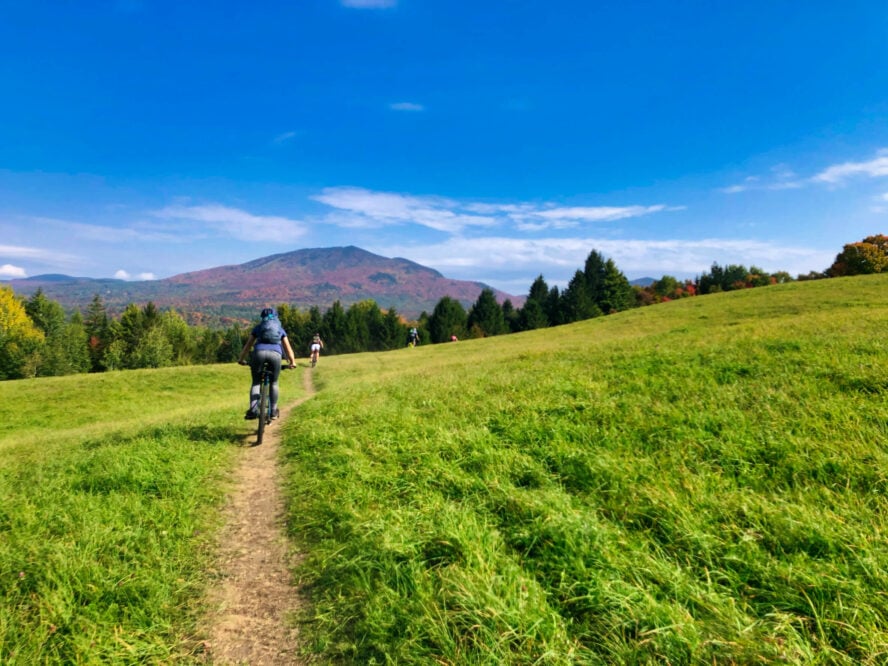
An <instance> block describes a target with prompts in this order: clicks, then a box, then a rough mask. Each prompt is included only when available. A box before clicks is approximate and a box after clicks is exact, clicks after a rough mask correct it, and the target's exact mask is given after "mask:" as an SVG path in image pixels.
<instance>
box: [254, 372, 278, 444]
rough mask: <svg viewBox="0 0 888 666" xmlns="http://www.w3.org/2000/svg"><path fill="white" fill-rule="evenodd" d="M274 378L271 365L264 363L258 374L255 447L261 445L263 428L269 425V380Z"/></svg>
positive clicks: (270, 415)
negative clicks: (257, 415) (257, 413)
mask: <svg viewBox="0 0 888 666" xmlns="http://www.w3.org/2000/svg"><path fill="white" fill-rule="evenodd" d="M272 377H274V368H272V367H271V363H269V362H268V361H266V362H265V363H263V364H262V370H261V371H260V373H259V405H258V408H259V418H258V419H257V420H258V421H259V423H258V425H257V430H256V446H259V445H260V444H261V443H262V436H263V435H264V434H265V426H266V425H268V424H269V423H271V419H272V413H271V379H272Z"/></svg>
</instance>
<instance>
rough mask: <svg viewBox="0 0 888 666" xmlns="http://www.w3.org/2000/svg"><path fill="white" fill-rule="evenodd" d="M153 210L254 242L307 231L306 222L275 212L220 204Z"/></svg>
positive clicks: (284, 239)
mask: <svg viewBox="0 0 888 666" xmlns="http://www.w3.org/2000/svg"><path fill="white" fill-rule="evenodd" d="M153 214H154V216H155V217H158V218H161V219H168V220H176V221H179V222H180V223H197V230H198V231H200V230H210V231H213V232H215V233H222V234H224V235H227V236H230V237H231V238H235V239H237V240H243V241H251V242H262V243H266V242H288V241H293V240H294V239H296V238H298V237H300V236H302V235H303V234H304V233H305V232H306V228H305V225H304V224H303V223H302V222H298V221H296V220H291V219H289V218H286V217H280V216H275V215H253V214H252V213H248V212H246V211H243V210H240V209H238V208H230V207H228V206H222V205H219V204H209V205H205V206H182V205H173V206H167V207H166V208H162V209H160V210H158V211H154V213H153ZM191 231H194V229H193V228H192V229H191Z"/></svg>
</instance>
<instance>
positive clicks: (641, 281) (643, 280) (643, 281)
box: [629, 277, 656, 287]
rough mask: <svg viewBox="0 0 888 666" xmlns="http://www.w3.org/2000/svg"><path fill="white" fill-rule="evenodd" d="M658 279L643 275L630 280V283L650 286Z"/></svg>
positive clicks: (638, 285)
mask: <svg viewBox="0 0 888 666" xmlns="http://www.w3.org/2000/svg"><path fill="white" fill-rule="evenodd" d="M654 282H656V280H655V279H654V278H652V277H643V278H637V279H635V280H630V281H629V284H631V285H632V286H633V287H650V286H651V285H652V284H653V283H654Z"/></svg>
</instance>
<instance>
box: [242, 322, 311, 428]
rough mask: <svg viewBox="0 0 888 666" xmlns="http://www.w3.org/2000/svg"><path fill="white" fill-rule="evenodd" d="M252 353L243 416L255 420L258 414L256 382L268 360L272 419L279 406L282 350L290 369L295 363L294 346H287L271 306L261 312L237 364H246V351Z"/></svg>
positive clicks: (258, 380) (285, 336) (278, 411)
mask: <svg viewBox="0 0 888 666" xmlns="http://www.w3.org/2000/svg"><path fill="white" fill-rule="evenodd" d="M250 349H252V350H253V353H252V355H251V357H250V371H251V374H252V384H251V385H250V408H249V409H248V410H247V413H246V414H245V415H244V418H245V419H255V418H257V417H258V416H259V414H258V410H259V407H258V405H259V382H260V381H261V376H262V365H263V364H264V363H265V362H266V361H268V362H270V363H271V367H272V369H273V377H272V382H271V414H272V418H277V417H278V416H279V415H280V410H279V409H278V406H277V405H278V395H279V387H278V378H279V377H280V374H281V357H282V356H283V354H284V353H286V355H287V361H289V363H290V368H291V369H292V368H294V367H295V365H296V356H295V355H294V354H293V348H292V347H291V346H290V340H289V339H288V338H287V332H286V331H285V330H284V329H283V327H282V326H281V322H280V321H279V320H278V318H277V313H276V312H275V311H274V308H265V309H264V310H262V313H261V314H260V321H259V323H258V324H257V325H256V326H255V327H253V330H252V331H251V332H250V337H249V338H247V342H246V343H245V344H244V348H243V349H241V353H240V356H239V357H238V359H237V362H238V363H239V364H240V365H247V362H246V358H247V354H248V353H250Z"/></svg>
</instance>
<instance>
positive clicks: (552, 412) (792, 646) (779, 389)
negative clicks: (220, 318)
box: [0, 275, 888, 666]
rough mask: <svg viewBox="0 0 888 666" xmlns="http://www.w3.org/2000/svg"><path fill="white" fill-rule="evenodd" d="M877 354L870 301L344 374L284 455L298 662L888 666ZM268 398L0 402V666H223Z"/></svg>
mask: <svg viewBox="0 0 888 666" xmlns="http://www.w3.org/2000/svg"><path fill="white" fill-rule="evenodd" d="M885 331H888V275H875V276H865V277H857V278H841V279H831V280H823V281H817V282H805V283H792V284H788V285H778V286H772V287H765V288H759V289H752V290H747V291H739V292H730V293H726V294H719V295H712V296H705V297H699V298H690V299H684V300H680V301H673V302H671V303H667V304H663V305H658V306H653V307H648V308H643V309H640V310H634V311H631V312H625V313H620V314H617V315H613V316H609V317H604V318H599V319H594V320H590V321H587V322H583V323H579V324H574V325H571V326H566V327H559V328H554V329H548V330H542V331H533V332H529V333H522V334H517V335H510V336H502V337H497V338H490V339H485V340H474V341H460V342H456V343H451V344H445V345H437V346H420V347H417V348H415V349H402V350H397V351H393V352H386V353H377V354H359V355H350V356H338V357H327V356H322V358H321V360H320V363H319V365H318V367H317V368H315V369H314V370H312V371H311V372H312V373H313V376H314V380H315V386H316V388H317V390H318V392H317V395H316V396H315V397H314V398H313V399H312V400H309V401H308V402H306V403H305V404H303V405H301V406H300V407H299V408H298V409H297V411H294V412H293V413H292V414H291V418H290V419H289V421H288V422H287V423H285V424H284V425H283V435H284V442H283V447H282V452H281V453H282V458H283V463H284V465H285V473H286V479H287V481H286V487H285V489H284V490H285V493H286V496H287V502H288V515H287V519H288V530H289V536H290V538H291V539H292V542H293V545H294V547H296V548H299V549H300V550H301V551H302V552H304V553H305V558H304V559H303V560H302V564H301V565H300V568H299V569H298V570H297V571H296V572H295V573H296V576H297V577H298V578H299V579H300V582H302V583H303V584H304V586H305V590H306V591H307V594H308V598H309V599H310V601H311V603H310V604H308V605H307V606H306V609H305V611H304V616H303V617H301V618H299V620H300V621H301V622H303V625H302V628H301V636H302V640H303V642H304V649H305V651H306V652H307V653H311V654H313V655H314V657H315V659H316V661H317V663H355V664H372V663H376V664H383V663H388V664H439V665H440V664H452V665H454V666H456V665H462V664H491V665H492V664H676V665H678V664H689V665H690V664H883V663H888V542H886V538H885V536H886V534H888V449H886V445H888V336H886V334H885ZM300 373H301V371H300ZM300 373H292V375H290V374H285V375H284V376H283V379H282V381H283V399H284V400H285V401H289V400H291V399H295V398H296V397H298V396H299V395H300V394H301V376H300ZM247 383H248V380H247V373H246V370H245V369H244V368H240V367H238V366H235V365H227V366H202V367H187V368H170V369H162V370H143V371H129V372H113V373H107V374H103V375H90V376H76V377H62V378H47V379H38V380H27V381H14V382H0V663H2V664H35V663H47V664H50V663H65V664H91V663H114V664H117V663H120V664H126V663H133V664H134V663H140V664H143V663H164V664H166V663H194V662H198V661H200V660H201V659H202V655H201V654H200V639H201V636H200V635H199V634H198V633H197V627H198V619H199V617H200V614H201V612H202V610H203V608H202V603H203V593H204V591H205V590H206V588H207V586H208V585H209V584H210V583H211V582H212V581H213V578H214V575H216V572H215V569H214V558H213V544H214V538H215V535H216V534H217V529H218V527H219V524H220V519H221V518H220V509H221V507H222V505H223V502H224V499H225V496H226V493H227V492H228V491H229V490H230V483H231V471H232V469H233V466H234V464H235V462H236V460H237V459H238V457H239V453H240V452H241V448H240V447H241V445H242V444H243V440H244V437H245V435H246V434H247V433H248V432H250V431H251V429H252V427H253V423H251V422H244V421H243V420H242V414H243V410H244V409H245V402H246V393H247Z"/></svg>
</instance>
